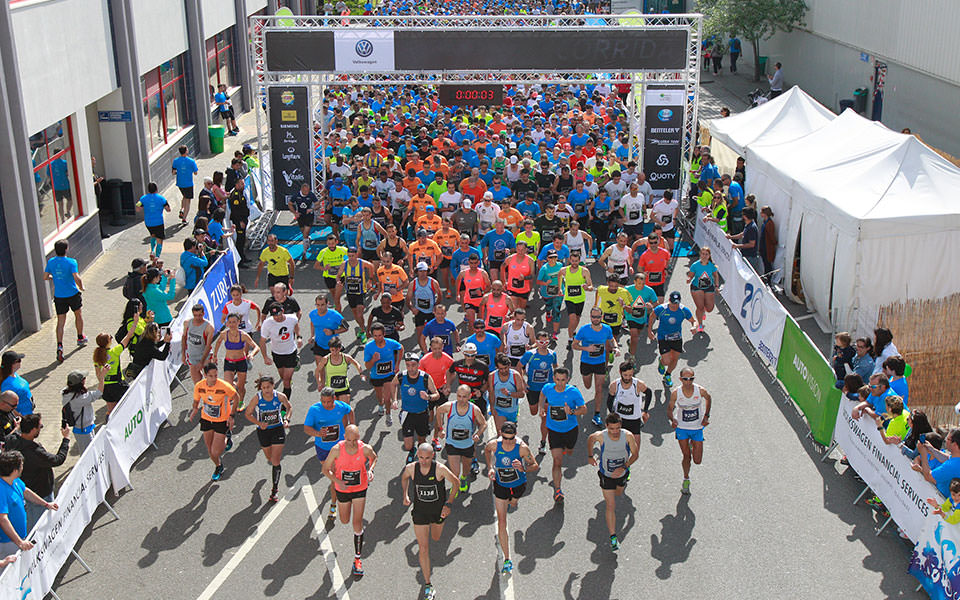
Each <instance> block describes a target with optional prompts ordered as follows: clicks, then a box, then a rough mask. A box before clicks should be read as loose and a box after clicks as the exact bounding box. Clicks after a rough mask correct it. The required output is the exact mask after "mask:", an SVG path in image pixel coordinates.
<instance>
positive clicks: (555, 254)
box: [547, 248, 557, 258]
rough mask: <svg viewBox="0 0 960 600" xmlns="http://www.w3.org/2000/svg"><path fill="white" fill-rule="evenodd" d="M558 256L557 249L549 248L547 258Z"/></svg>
mask: <svg viewBox="0 0 960 600" xmlns="http://www.w3.org/2000/svg"><path fill="white" fill-rule="evenodd" d="M556 257H557V251H556V250H554V249H553V248H551V249H549V250H547V258H556Z"/></svg>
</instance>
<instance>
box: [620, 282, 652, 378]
mask: <svg viewBox="0 0 960 600" xmlns="http://www.w3.org/2000/svg"><path fill="white" fill-rule="evenodd" d="M646 281H647V274H646V273H643V272H637V273H634V274H633V285H628V286H627V291H628V292H630V296H631V297H632V298H633V300H632V301H631V303H630V310H628V311H626V313H625V315H624V316H625V317H626V319H627V326H628V327H629V328H630V350H629V352H630V357H631V361H632V360H635V359H636V356H637V346H638V345H639V343H640V332H641V331H642V330H644V329H646V328H647V319H648V318H649V317H650V311H651V310H653V307H654V305H655V304H656V303H657V293H656V292H655V291H653V288H651V287H650V286H648V285H646Z"/></svg>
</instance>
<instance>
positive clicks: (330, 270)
mask: <svg viewBox="0 0 960 600" xmlns="http://www.w3.org/2000/svg"><path fill="white" fill-rule="evenodd" d="M339 272H340V266H339V265H330V266H328V267H327V275H329V276H330V277H335V276H336V275H337V274H338V273H339Z"/></svg>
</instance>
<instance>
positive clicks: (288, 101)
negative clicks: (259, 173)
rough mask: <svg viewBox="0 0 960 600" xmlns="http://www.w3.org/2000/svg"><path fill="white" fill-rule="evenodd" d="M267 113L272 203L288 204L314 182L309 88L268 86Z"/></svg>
mask: <svg viewBox="0 0 960 600" xmlns="http://www.w3.org/2000/svg"><path fill="white" fill-rule="evenodd" d="M267 106H268V107H269V113H270V117H269V118H270V149H271V151H270V158H271V166H272V168H273V204H274V208H275V209H276V210H284V209H286V208H287V201H288V200H289V199H290V198H291V197H292V196H293V195H294V194H297V193H298V192H299V191H300V186H301V185H303V184H304V183H308V184H311V187H313V186H312V183H313V177H312V173H311V170H312V168H313V167H312V160H311V159H312V157H311V141H312V139H311V138H312V135H313V133H312V131H311V128H310V103H309V101H308V88H307V86H303V85H292V86H282V85H277V86H271V87H270V88H268V91H267Z"/></svg>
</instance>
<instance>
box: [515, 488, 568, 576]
mask: <svg viewBox="0 0 960 600" xmlns="http://www.w3.org/2000/svg"><path fill="white" fill-rule="evenodd" d="M563 521H564V514H563V506H562V505H554V507H553V508H551V509H550V510H548V511H547V512H545V513H544V514H543V515H541V516H540V517H539V518H537V520H535V521H534V522H533V523H531V524H530V525H529V526H528V527H527V529H526V530H525V531H517V532H516V533H515V534H514V548H516V551H517V554H519V555H522V556H523V558H522V559H520V562H519V563H517V570H518V571H519V572H521V573H524V574H529V573H533V569H534V567H536V565H537V559H538V558H550V557H551V556H555V555H556V554H557V552H559V551H560V550H561V549H562V548H563V547H564V546H565V545H566V542H562V541H561V542H557V541H556V539H557V536H558V535H559V534H560V530H561V529H562V528H563Z"/></svg>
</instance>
